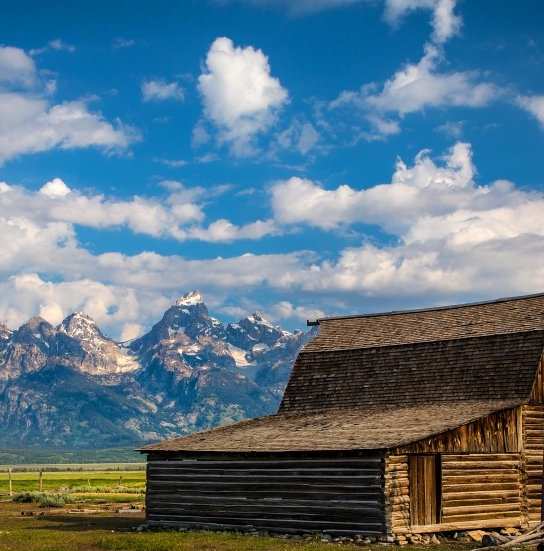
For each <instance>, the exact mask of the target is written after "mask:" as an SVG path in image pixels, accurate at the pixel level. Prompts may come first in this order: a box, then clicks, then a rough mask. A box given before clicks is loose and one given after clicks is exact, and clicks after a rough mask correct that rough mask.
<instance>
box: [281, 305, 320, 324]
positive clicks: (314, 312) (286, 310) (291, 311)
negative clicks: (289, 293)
mask: <svg viewBox="0 0 544 551" xmlns="http://www.w3.org/2000/svg"><path fill="white" fill-rule="evenodd" d="M271 311H272V313H273V315H274V316H275V318H274V319H277V318H279V319H296V320H298V321H300V322H305V321H308V320H316V319H318V318H323V317H325V312H323V310H320V309H319V308H308V307H306V306H295V305H294V304H292V303H291V302H289V301H287V300H282V301H280V302H278V303H276V304H274V305H273V306H272V308H271Z"/></svg>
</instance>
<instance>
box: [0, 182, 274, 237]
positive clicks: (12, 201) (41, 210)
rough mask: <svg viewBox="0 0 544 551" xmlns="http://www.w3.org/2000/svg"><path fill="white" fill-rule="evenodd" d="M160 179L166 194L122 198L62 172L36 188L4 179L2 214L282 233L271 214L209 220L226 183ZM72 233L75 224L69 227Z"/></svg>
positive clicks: (45, 220)
mask: <svg viewBox="0 0 544 551" xmlns="http://www.w3.org/2000/svg"><path fill="white" fill-rule="evenodd" d="M159 185H160V186H161V187H163V188H164V189H166V190H167V194H166V195H164V196H157V197H152V198H148V197H140V196H134V197H132V198H131V199H130V200H121V199H118V198H115V197H105V196H104V195H85V194H82V193H81V192H79V191H77V190H72V189H70V188H69V187H68V186H67V185H66V184H65V183H64V182H63V181H62V180H61V179H60V178H54V179H53V180H51V181H50V182H47V183H46V184H44V185H43V186H42V187H41V188H40V189H39V190H38V191H37V192H31V191H28V190H26V189H25V188H23V187H20V186H10V185H8V184H6V183H5V182H3V183H2V185H1V186H0V217H5V219H6V220H8V221H11V222H12V223H13V221H14V220H19V221H24V220H28V221H30V220H32V221H34V222H36V221H38V224H45V225H47V224H49V225H51V227H62V228H73V227H74V226H86V227H91V228H96V229H111V228H121V227H124V228H127V229H129V230H130V231H132V232H134V233H136V234H144V235H149V236H152V237H155V238H170V239H175V240H178V241H187V240H200V241H205V242H209V243H220V242H223V243H228V242H232V241H237V240H240V239H253V240H255V239H260V238H261V237H263V236H265V235H272V234H275V233H278V228H277V227H276V225H275V223H274V222H273V221H270V220H269V221H260V220H258V221H255V222H250V223H248V224H245V225H236V224H234V223H233V222H231V221H229V220H226V219H219V220H216V221H213V222H209V223H206V215H205V213H204V206H205V204H206V203H210V201H212V200H213V198H214V197H216V196H219V195H221V194H222V193H224V192H225V191H226V188H225V187H224V186H217V187H216V188H202V187H194V188H186V187H184V186H183V185H182V184H180V183H179V182H176V181H163V182H160V184H159ZM36 231H39V230H36ZM67 233H70V234H72V230H70V232H68V230H67Z"/></svg>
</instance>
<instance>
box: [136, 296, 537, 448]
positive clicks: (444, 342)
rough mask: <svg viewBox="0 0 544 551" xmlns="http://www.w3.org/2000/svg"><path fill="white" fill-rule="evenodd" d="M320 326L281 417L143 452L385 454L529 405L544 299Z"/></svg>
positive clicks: (305, 351) (290, 386) (296, 368)
mask: <svg viewBox="0 0 544 551" xmlns="http://www.w3.org/2000/svg"><path fill="white" fill-rule="evenodd" d="M319 323H320V325H321V332H320V334H319V335H318V336H317V337H316V339H314V341H312V342H311V343H310V344H308V345H307V346H306V347H305V348H304V349H303V350H302V351H301V353H300V354H299V356H298V358H297V361H296V363H295V366H294V368H293V372H292V374H291V378H290V380H289V384H288V386H287V389H286V391H285V394H284V398H283V401H282V404H281V406H280V409H279V412H278V413H277V414H276V415H271V416H267V417H261V418H258V419H252V420H249V421H243V422H241V423H236V424H234V425H230V426H226V427H220V428H217V429H213V430H210V431H204V432H201V433H197V434H193V435H190V436H187V437H182V438H177V439H174V440H169V441H166V442H161V443H158V444H154V445H151V446H147V447H145V448H142V450H141V451H144V452H151V451H171V452H175V451H218V452H219V451H224V452H246V451H248V452H266V451H304V450H351V449H384V448H392V447H398V446H402V445H404V444H408V443H410V442H415V441H418V440H421V439H423V438H427V437H429V436H433V435H436V434H440V433H441V432H444V431H447V430H451V429H453V428H456V427H459V426H462V425H464V424H467V423H469V422H471V421H474V420H476V419H479V418H481V417H484V416H487V415H490V414H491V413H494V412H497V411H501V410H503V409H508V408H511V407H515V406H518V405H521V404H524V403H527V402H528V400H529V397H530V394H531V390H532V386H533V383H534V380H535V377H536V373H537V369H538V366H539V361H540V359H541V356H542V351H543V348H544V294H542V295H532V296H528V297H520V298H514V299H502V300H499V301H494V302H488V303H479V304H469V305H463V306H453V307H449V308H437V309H432V310H418V311H409V312H392V313H389V314H377V315H368V316H354V317H344V318H326V319H322V320H319Z"/></svg>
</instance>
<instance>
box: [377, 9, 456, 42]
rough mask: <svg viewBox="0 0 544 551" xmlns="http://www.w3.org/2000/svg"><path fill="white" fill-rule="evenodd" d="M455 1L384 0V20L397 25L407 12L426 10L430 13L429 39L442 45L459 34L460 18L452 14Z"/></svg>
mask: <svg viewBox="0 0 544 551" xmlns="http://www.w3.org/2000/svg"><path fill="white" fill-rule="evenodd" d="M456 3H457V2H456V0H386V1H385V14H384V16H385V19H386V21H388V22H389V23H390V24H392V25H398V24H399V22H400V21H401V20H402V18H403V17H405V16H406V14H408V13H409V12H412V11H415V10H419V9H426V10H431V11H432V14H433V15H432V26H433V33H432V35H431V39H432V40H433V42H435V43H439V44H442V43H444V42H446V41H447V40H449V39H450V38H452V37H453V36H455V35H456V34H458V33H459V31H460V29H461V25H462V20H461V17H460V16H458V15H455V14H454V9H455V4H456Z"/></svg>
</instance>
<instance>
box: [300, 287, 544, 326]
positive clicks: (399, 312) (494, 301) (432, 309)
mask: <svg viewBox="0 0 544 551" xmlns="http://www.w3.org/2000/svg"><path fill="white" fill-rule="evenodd" d="M539 297H544V292H541V293H533V294H531V295H519V296H513V297H501V298H497V299H492V300H483V301H476V302H466V303H462V304H452V305H445V306H430V307H427V308H413V309H408V310H390V311H388V312H369V313H367V314H351V315H346V316H326V317H323V318H317V319H316V320H315V321H310V320H307V321H306V324H307V325H309V326H311V325H319V324H320V322H322V321H330V320H332V321H334V320H344V319H356V318H372V317H381V316H392V315H402V314H414V313H418V312H438V311H442V310H453V309H461V308H471V307H473V306H484V305H487V304H499V303H502V302H514V301H522V300H530V299H533V298H539Z"/></svg>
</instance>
